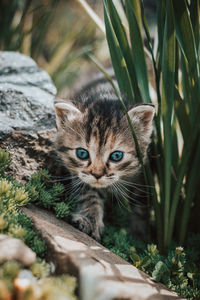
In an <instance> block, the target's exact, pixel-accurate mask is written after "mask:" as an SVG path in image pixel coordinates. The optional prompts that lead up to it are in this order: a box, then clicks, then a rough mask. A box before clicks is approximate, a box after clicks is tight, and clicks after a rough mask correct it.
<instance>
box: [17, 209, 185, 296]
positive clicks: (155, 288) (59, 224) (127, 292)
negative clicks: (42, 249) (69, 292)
mask: <svg viewBox="0 0 200 300" xmlns="http://www.w3.org/2000/svg"><path fill="white" fill-rule="evenodd" d="M22 210H23V212H24V213H25V214H27V215H28V216H29V217H30V218H31V219H32V221H33V222H34V225H35V228H36V230H37V231H38V232H39V233H40V234H41V236H42V238H43V239H44V240H45V241H46V243H47V247H48V250H47V252H48V253H47V255H49V260H51V261H53V263H54V264H55V266H56V271H57V272H58V273H62V272H68V273H69V274H70V275H73V276H76V277H78V282H79V283H80V284H79V295H81V299H82V300H89V299H95V300H100V299H106V300H114V299H115V300H116V299H121V300H122V299H124V300H125V299H126V300H132V299H134V300H147V299H149V300H150V299H157V300H161V299H163V300H168V299H174V300H175V299H181V298H180V297H179V296H178V295H177V294H176V293H174V292H172V291H169V290H168V289H167V288H166V287H165V286H164V285H162V284H160V283H156V282H155V281H154V280H153V279H152V278H151V277H150V276H148V275H147V274H145V273H143V272H142V271H140V270H138V269H137V268H135V267H134V266H132V265H131V264H129V263H128V262H126V261H125V260H123V259H122V258H120V257H119V256H117V255H115V254H114V253H112V252H111V251H109V250H108V249H106V248H105V247H103V246H102V245H100V244H99V243H97V242H96V241H94V240H93V239H92V238H91V237H89V236H88V235H86V234H85V233H83V232H81V231H79V230H77V229H75V228H74V227H72V226H71V225H69V224H67V223H66V222H64V221H61V220H58V219H56V218H55V217H54V216H53V215H52V214H51V213H49V212H46V211H44V210H41V209H37V208H35V207H31V208H22Z"/></svg>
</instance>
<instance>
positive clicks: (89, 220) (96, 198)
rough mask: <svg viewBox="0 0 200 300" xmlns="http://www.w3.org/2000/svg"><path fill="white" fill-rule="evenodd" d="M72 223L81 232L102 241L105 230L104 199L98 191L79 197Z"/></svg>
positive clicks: (88, 192) (87, 192)
mask: <svg viewBox="0 0 200 300" xmlns="http://www.w3.org/2000/svg"><path fill="white" fill-rule="evenodd" d="M72 223H73V224H74V225H75V226H76V227H77V228H78V229H79V230H80V231H83V232H85V233H87V234H89V235H91V236H92V237H93V238H94V239H96V240H100V235H101V233H102V231H103V228H104V224H103V199H102V198H101V197H100V195H99V193H98V192H97V191H95V190H92V191H86V192H85V194H83V195H81V196H80V197H79V199H78V207H77V211H76V212H75V213H74V214H73V215H72Z"/></svg>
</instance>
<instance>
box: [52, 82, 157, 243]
mask: <svg viewBox="0 0 200 300" xmlns="http://www.w3.org/2000/svg"><path fill="white" fill-rule="evenodd" d="M124 101H125V103H126V106H127V107H128V114H129V116H130V118H131V120H132V123H133V126H134V129H135V132H136V135H137V138H138V142H139V145H140V149H141V151H142V153H143V155H144V157H145V156H146V152H147V148H148V146H149V143H150V138H151V134H152V119H153V116H154V107H153V106H151V105H144V104H143V105H138V106H135V107H131V106H130V104H128V102H127V101H126V99H124ZM55 109H56V116H57V129H58V130H57V137H56V143H55V146H56V149H57V152H58V154H59V155H60V157H61V159H62V161H63V163H64V165H65V166H66V167H67V169H68V170H69V172H70V173H71V176H72V180H73V181H74V186H77V190H79V189H80V190H81V191H80V193H79V195H78V198H77V201H78V207H77V211H76V212H75V213H74V214H73V216H72V222H73V223H74V224H75V225H76V226H77V227H78V228H79V230H81V231H83V232H85V233H87V234H89V235H91V236H92V237H94V238H95V239H96V240H99V239H100V235H101V233H102V231H103V228H104V224H103V203H104V199H105V198H107V197H108V193H109V192H110V191H112V189H113V191H114V192H118V193H119V191H123V188H120V186H121V187H122V185H123V184H125V187H126V191H127V190H128V189H129V188H130V186H132V183H134V180H137V179H136V178H138V174H140V173H141V172H140V171H141V166H140V163H139V160H138V157H137V153H136V147H135V143H134V139H133V137H132V134H131V131H130V128H129V125H128V122H127V118H126V116H125V114H124V111H123V109H122V106H121V104H120V102H119V100H118V99H117V97H116V95H115V94H114V92H113V90H111V88H108V85H107V83H106V82H105V81H104V79H97V80H96V81H93V82H92V83H91V84H89V85H87V86H86V87H85V89H82V90H81V92H80V93H78V94H77V95H76V96H75V97H74V99H73V100H71V101H65V100H57V103H55ZM133 219H134V220H133V223H134V227H135V233H136V234H137V233H139V234H144V228H143V227H144V222H145V220H144V215H143V214H142V213H141V211H140V209H138V208H137V207H136V208H135V215H134V217H133Z"/></svg>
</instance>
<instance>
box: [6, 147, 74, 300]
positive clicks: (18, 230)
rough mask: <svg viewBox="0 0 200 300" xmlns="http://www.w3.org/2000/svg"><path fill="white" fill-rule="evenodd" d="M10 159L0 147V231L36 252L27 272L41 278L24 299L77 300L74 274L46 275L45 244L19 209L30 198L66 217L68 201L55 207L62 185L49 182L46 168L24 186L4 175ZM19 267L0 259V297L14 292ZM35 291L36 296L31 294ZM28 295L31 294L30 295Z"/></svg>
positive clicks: (9, 297) (47, 268)
mask: <svg viewBox="0 0 200 300" xmlns="http://www.w3.org/2000/svg"><path fill="white" fill-rule="evenodd" d="M10 162H11V158H10V155H9V154H8V153H7V152H6V151H4V150H2V149H1V148H0V233H2V234H6V235H10V236H12V237H15V238H18V239H21V240H23V241H24V242H25V243H26V244H27V245H28V246H29V247H30V248H32V250H33V251H34V252H36V254H37V261H36V263H34V264H33V265H32V266H31V267H30V271H31V272H32V274H33V276H35V277H37V278H39V279H41V278H42V281H40V283H39V282H37V281H36V282H35V281H34V282H35V283H34V285H32V287H31V284H30V289H29V290H27V295H24V298H23V299H34V300H35V299H38V300H39V299H47V300H48V299H49V300H51V299H58V300H59V299H69V300H71V299H76V297H75V296H74V289H75V286H76V281H75V279H74V278H73V277H70V276H60V277H52V276H51V277H49V275H50V265H49V264H48V263H46V262H45V260H44V259H43V258H45V255H46V248H47V247H46V244H45V242H44V241H43V240H41V239H40V237H39V236H37V235H36V233H35V232H34V226H33V223H32V221H31V219H30V218H29V217H27V216H26V215H24V214H23V213H22V212H21V211H20V210H19V207H20V206H24V205H26V204H27V203H29V202H31V201H33V202H34V203H36V204H37V205H39V206H43V207H46V208H49V209H50V208H52V206H53V207H55V210H57V213H58V215H59V216H67V215H68V214H69V212H70V205H69V203H68V204H65V203H64V202H63V203H64V204H65V205H66V206H64V204H61V206H58V203H57V202H58V201H60V199H61V198H60V197H62V195H63V194H64V186H62V185H60V184H56V185H52V184H50V183H49V182H48V178H49V175H48V173H47V172H46V171H42V172H43V173H41V172H38V173H37V174H35V175H34V176H33V177H32V178H31V180H30V182H29V183H28V184H27V185H23V184H21V183H19V182H17V181H16V180H15V179H14V178H12V177H11V176H9V177H8V176H6V174H5V170H6V167H8V166H9V164H10ZM44 179H45V180H44ZM63 207H65V209H63ZM62 209H63V211H62ZM61 212H62V215H61ZM22 270H23V266H21V265H20V264H19V263H18V262H16V261H7V262H0V299H11V297H12V295H13V293H15V292H16V291H15V286H14V280H15V279H16V278H17V277H18V275H19V274H20V272H21V271H22ZM61 286H62V287H61ZM35 291H37V292H38V295H39V296H38V295H35V294H34V293H35ZM25 293H26V292H25ZM31 293H32V294H31ZM28 294H29V295H30V296H31V295H32V296H31V297H32V298H31V297H29V296H28ZM51 295H53V297H52V296H51Z"/></svg>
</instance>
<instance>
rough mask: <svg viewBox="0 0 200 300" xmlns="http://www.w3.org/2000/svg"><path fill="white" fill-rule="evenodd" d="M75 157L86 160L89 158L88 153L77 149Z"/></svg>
mask: <svg viewBox="0 0 200 300" xmlns="http://www.w3.org/2000/svg"><path fill="white" fill-rule="evenodd" d="M76 155H77V157H78V158H80V159H88V158H89V152H88V151H87V150H85V149H83V148H77V149H76Z"/></svg>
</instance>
